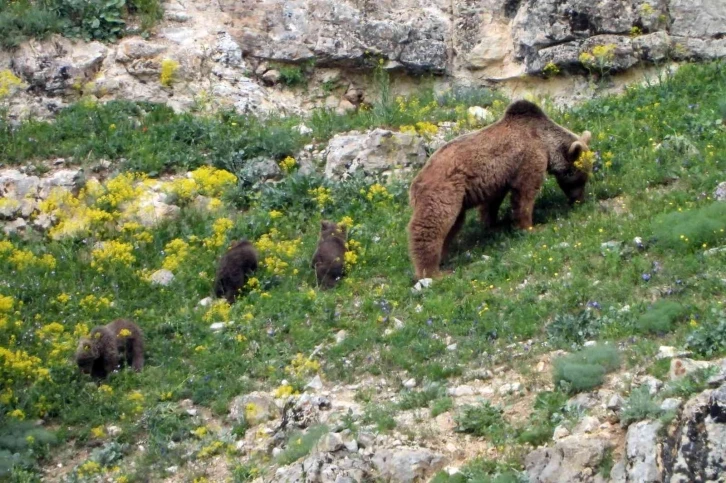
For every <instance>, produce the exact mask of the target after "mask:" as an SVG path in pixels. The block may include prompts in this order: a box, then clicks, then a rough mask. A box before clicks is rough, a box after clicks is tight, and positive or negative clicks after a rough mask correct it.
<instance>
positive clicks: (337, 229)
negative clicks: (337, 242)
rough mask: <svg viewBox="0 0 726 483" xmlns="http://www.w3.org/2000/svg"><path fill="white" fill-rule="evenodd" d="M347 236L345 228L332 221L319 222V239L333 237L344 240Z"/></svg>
mask: <svg viewBox="0 0 726 483" xmlns="http://www.w3.org/2000/svg"><path fill="white" fill-rule="evenodd" d="M346 235H347V230H346V228H345V226H341V225H338V224H337V223H334V222H332V221H328V220H323V221H321V222H320V237H321V238H328V237H335V238H341V239H344V238H345V237H346Z"/></svg>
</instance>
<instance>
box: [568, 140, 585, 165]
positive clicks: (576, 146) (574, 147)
mask: <svg viewBox="0 0 726 483" xmlns="http://www.w3.org/2000/svg"><path fill="white" fill-rule="evenodd" d="M586 150H587V145H585V144H583V142H582V141H575V142H574V143H572V144H571V145H570V149H569V150H567V156H568V157H569V158H570V160H572V161H573V162H574V161H577V160H578V159H579V158H580V155H581V154H582V152H583V151H586Z"/></svg>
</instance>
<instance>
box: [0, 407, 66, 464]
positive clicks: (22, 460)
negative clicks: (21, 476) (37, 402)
mask: <svg viewBox="0 0 726 483" xmlns="http://www.w3.org/2000/svg"><path fill="white" fill-rule="evenodd" d="M0 428H1V429H0V478H4V477H8V475H10V473H11V472H13V471H14V470H15V469H19V468H22V469H30V468H32V467H33V466H34V464H35V460H36V458H37V457H38V456H39V455H42V454H43V452H44V451H45V449H46V448H47V447H48V446H49V445H51V444H54V443H55V442H56V438H55V436H54V435H53V434H52V433H50V432H48V431H46V430H45V429H43V428H39V427H37V426H36V425H35V424H33V423H32V422H30V421H12V420H3V419H0Z"/></svg>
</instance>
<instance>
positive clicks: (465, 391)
mask: <svg viewBox="0 0 726 483" xmlns="http://www.w3.org/2000/svg"><path fill="white" fill-rule="evenodd" d="M446 393H447V394H448V395H449V396H453V397H464V396H473V395H474V394H475V391H474V388H473V387H471V386H467V385H463V386H457V387H450V388H448V389H447V390H446Z"/></svg>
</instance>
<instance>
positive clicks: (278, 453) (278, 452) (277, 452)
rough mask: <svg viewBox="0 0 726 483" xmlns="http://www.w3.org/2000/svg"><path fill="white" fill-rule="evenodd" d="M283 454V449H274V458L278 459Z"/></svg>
mask: <svg viewBox="0 0 726 483" xmlns="http://www.w3.org/2000/svg"><path fill="white" fill-rule="evenodd" d="M282 453H283V450H282V448H272V457H273V458H277V457H278V456H280V455H281V454H282Z"/></svg>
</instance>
